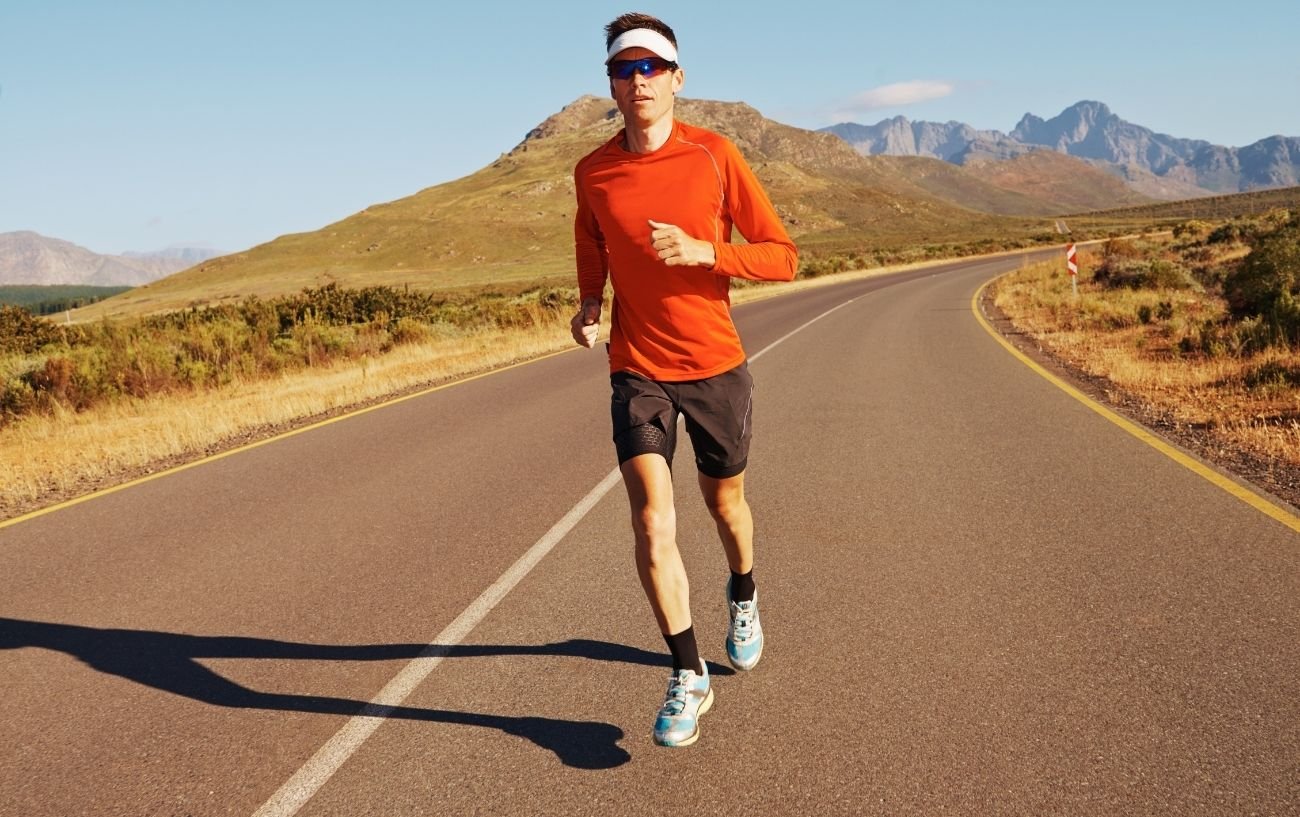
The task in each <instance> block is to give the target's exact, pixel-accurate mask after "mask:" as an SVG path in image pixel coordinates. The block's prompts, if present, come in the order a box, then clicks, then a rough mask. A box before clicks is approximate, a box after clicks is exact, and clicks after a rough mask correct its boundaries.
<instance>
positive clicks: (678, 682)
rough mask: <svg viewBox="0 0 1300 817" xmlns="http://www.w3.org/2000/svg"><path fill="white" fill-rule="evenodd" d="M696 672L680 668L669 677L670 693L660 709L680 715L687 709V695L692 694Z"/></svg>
mask: <svg viewBox="0 0 1300 817" xmlns="http://www.w3.org/2000/svg"><path fill="white" fill-rule="evenodd" d="M694 677H695V673H693V672H691V671H690V670H685V669H684V670H678V671H677V672H676V673H674V674H673V677H671V678H669V679H668V694H667V695H666V696H665V697H664V705H663V706H662V707H660V708H659V711H660V712H661V713H662V714H665V715H680V714H681V713H682V711H683V710H685V709H686V696H687V695H689V694H690V691H691V688H690V682H691V679H692V678H694Z"/></svg>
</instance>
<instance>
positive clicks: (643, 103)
mask: <svg viewBox="0 0 1300 817" xmlns="http://www.w3.org/2000/svg"><path fill="white" fill-rule="evenodd" d="M655 56H658V55H657V54H655V53H654V52H653V51H651V50H650V49H648V48H625V49H623V50H622V51H620V52H618V53H617V54H615V55H614V59H617V60H639V59H644V58H645V57H655ZM684 80H685V74H683V73H682V69H680V68H678V69H677V70H676V71H663V72H661V73H659V74H656V75H655V76H653V77H645V76H642V75H641V74H639V73H637V74H633V75H632V76H631V78H630V79H613V78H610V80H609V92H610V95H611V96H613V97H614V102H615V103H617V104H618V111H619V113H621V114H623V121H624V122H626V123H627V124H629V125H639V126H641V127H646V126H649V125H653V124H654V123H656V122H658V121H659V120H660V119H662V118H663V117H664V116H671V115H672V112H673V95H674V94H676V93H677V92H678V91H680V90H681V89H682V82H683V81H684Z"/></svg>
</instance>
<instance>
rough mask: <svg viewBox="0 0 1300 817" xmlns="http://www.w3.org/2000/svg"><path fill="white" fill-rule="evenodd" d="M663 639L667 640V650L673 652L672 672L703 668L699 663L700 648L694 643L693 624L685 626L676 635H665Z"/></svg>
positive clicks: (700, 670) (700, 669)
mask: <svg viewBox="0 0 1300 817" xmlns="http://www.w3.org/2000/svg"><path fill="white" fill-rule="evenodd" d="M664 641H666V642H668V651H669V652H671V653H672V654H673V672H677V671H678V670H683V669H688V670H690V671H691V672H702V671H703V670H704V666H703V665H702V664H701V663H700V649H699V647H697V646H696V645H695V627H694V626H690V627H687V628H686V629H685V630H682V631H681V632H680V633H678V634H677V635H665V636H664Z"/></svg>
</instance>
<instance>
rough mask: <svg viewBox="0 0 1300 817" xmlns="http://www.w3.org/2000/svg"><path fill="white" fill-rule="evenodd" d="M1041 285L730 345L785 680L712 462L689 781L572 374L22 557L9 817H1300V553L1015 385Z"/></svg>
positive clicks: (9, 704)
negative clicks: (701, 700)
mask: <svg viewBox="0 0 1300 817" xmlns="http://www.w3.org/2000/svg"><path fill="white" fill-rule="evenodd" d="M1017 263H1019V262H1018V261H1016V260H1014V259H1002V260H992V261H989V260H986V261H974V262H964V263H960V264H953V265H949V266H947V267H943V268H938V269H932V270H927V271H922V272H916V273H910V274H905V275H900V276H895V277H891V278H878V279H870V280H864V281H859V282H852V283H846V284H842V285H837V286H834V287H827V288H822V289H816V290H810V291H806V292H804V293H800V294H795V295H790V296H785V297H781V298H777V299H771V300H767V301H762V302H757V303H753V304H749V305H745V306H742V307H739V308H738V309H737V310H736V318H737V324H738V325H739V327H740V329H741V332H742V335H743V337H744V340H745V343H746V347H747V348H748V349H749V351H750V353H751V355H754V356H755V359H754V360H753V362H752V371H753V373H754V377H755V380H756V382H757V388H756V391H755V401H756V412H755V427H756V432H755V440H754V448H753V452H752V458H751V468H750V473H749V479H748V486H749V497H750V500H751V504H752V506H753V508H754V514H755V519H756V525H757V531H758V535H757V559H756V564H757V567H756V571H755V577H756V579H757V580H758V584H759V587H760V589H761V590H760V592H761V598H762V604H763V608H762V613H763V621H764V625H765V628H766V630H767V632H768V645H767V649H766V651H765V653H764V657H763V661H762V663H761V664H760V665H759V667H758V668H757V669H755V670H754V671H753V672H751V673H747V674H736V673H732V672H731V671H730V670H729V669H726V668H725V653H724V651H723V648H722V640H723V637H724V634H725V629H726V613H725V608H724V604H723V600H722V596H723V587H724V583H725V580H726V564H725V560H724V559H723V557H722V552H721V549H720V546H719V545H718V544H717V542H716V536H715V534H714V533H713V527H712V523H711V522H710V521H709V520H708V518H707V515H706V513H705V511H704V509H703V507H702V504H701V502H700V500H699V498H698V495H697V493H696V488H695V486H694V475H693V473H692V470H693V469H692V468H691V459H690V456H689V451H688V450H687V449H688V447H689V441H688V440H686V439H685V437H684V435H683V437H682V440H681V446H682V450H681V451H680V452H679V457H678V465H677V468H676V479H677V489H678V518H679V530H680V539H681V546H682V549H683V552H684V557H685V559H686V562H687V567H688V570H689V571H690V575H691V577H692V580H693V583H692V588H691V592H692V601H693V608H694V613H695V628H696V631H697V632H698V633H699V635H700V638H701V646H702V651H703V653H704V655H705V657H706V658H707V659H708V660H710V661H711V662H713V663H712V665H713V667H714V669H715V677H714V685H715V686H714V689H715V693H716V702H715V705H714V708H713V710H712V711H711V712H710V713H709V714H708V715H706V716H705V718H704V719H703V721H702V732H703V734H702V737H701V739H700V741H699V743H698V744H696V745H695V746H694V747H691V748H690V749H686V750H680V751H673V750H666V749H661V748H658V747H655V746H653V745H652V743H651V741H650V726H651V721H652V719H653V714H654V711H655V709H656V708H657V706H658V704H659V702H660V700H661V696H662V693H663V689H664V686H665V683H666V680H667V674H668V670H667V667H668V661H667V656H666V651H665V649H664V645H663V642H662V640H661V639H660V637H659V635H658V633H657V631H656V629H655V627H654V623H653V619H652V618H651V616H650V612H649V608H648V606H647V605H646V602H645V600H644V598H643V596H642V594H641V590H640V588H639V585H638V584H637V581H636V576H635V570H634V567H633V563H632V554H631V533H630V526H629V523H628V519H627V516H628V514H627V506H626V499H625V498H624V495H623V491H622V487H621V485H619V484H612V490H610V491H609V492H608V493H607V494H601V492H600V491H596V492H595V493H593V488H595V487H596V486H598V485H601V484H602V481H606V480H608V477H609V475H610V473H611V469H613V467H614V465H615V463H614V453H613V448H612V445H611V444H610V443H609V439H608V437H609V433H608V422H609V421H608V404H607V400H608V381H607V377H606V371H605V368H604V366H605V364H604V359H603V355H601V354H600V353H599V352H595V351H585V350H574V351H573V352H569V353H565V354H561V355H558V356H554V357H551V358H547V359H544V360H541V361H537V362H534V363H531V364H527V365H524V366H520V367H517V368H514V369H511V370H508V371H505V372H501V373H498V374H494V375H491V376H488V377H484V378H480V379H477V380H473V381H470V382H466V383H462V384H459V385H455V386H452V387H450V388H445V389H441V390H438V391H436V392H432V393H429V394H426V395H423V396H420V397H417V398H414V399H409V400H405V401H403V402H400V403H397V404H394V405H391V406H387V407H384V408H382V409H379V410H376V411H370V412H367V413H365V414H362V415H359V416H355V417H351V418H348V419H345V420H342V421H339V422H334V423H331V424H328V425H325V426H323V427H320V428H317V429H314V430H311V431H308V432H306V433H302V434H297V435H295V436H292V437H289V438H286V439H283V440H280V441H277V442H275V443H272V444H270V445H264V446H260V447H257V448H254V449H251V450H247V451H243V452H240V453H238V454H236V455H234V456H229V457H226V458H223V459H220V460H217V461H213V462H209V463H205V464H203V465H200V466H198V467H195V468H191V469H188V470H185V471H182V472H179V473H175V474H172V475H168V476H166V477H164V478H161V479H156V480H152V481H150V482H146V483H143V484H140V485H136V486H133V487H131V488H128V489H126V490H123V491H119V492H117V493H113V494H110V495H105V496H102V497H99V498H96V499H94V500H92V501H89V502H85V503H82V504H78V505H75V506H73V507H69V508H65V509H62V510H58V511H55V512H53V513H49V514H46V515H43V516H40V517H37V518H34V519H30V520H27V521H24V522H21V523H19V524H16V525H13V526H10V527H7V528H3V529H0V689H2V690H3V694H2V695H0V724H3V739H2V743H0V747H2V748H0V813H3V814H4V815H15V817H16V816H17V815H23V817H35V816H36V815H83V814H84V815H217V814H221V815H224V814H238V815H251V814H255V813H261V814H264V815H271V814H277V815H287V814H295V813H296V814H301V815H362V814H373V815H415V814H429V815H434V814H485V815H487V814H516V815H517V814H593V815H594V814H602V815H603V814H619V815H622V814H663V813H669V812H681V813H689V814H701V815H703V814H736V813H749V814H797V813H815V814H891V815H897V814H927V815H931V814H938V813H955V814H1026V815H1029V814H1097V815H1112V814H1185V815H1202V814H1223V815H1241V814H1296V813H1300V680H1298V679H1300V647H1298V645H1300V607H1298V606H1297V599H1300V536H1297V534H1296V533H1295V532H1294V531H1293V530H1291V529H1289V528H1288V527H1287V526H1286V525H1284V524H1282V523H1279V522H1278V521H1277V520H1275V519H1271V518H1269V517H1268V516H1266V515H1265V514H1263V513H1261V512H1260V511H1259V510H1257V509H1255V508H1252V507H1250V506H1249V505H1247V504H1246V503H1244V502H1242V501H1241V500H1240V499H1238V498H1236V497H1234V496H1232V495H1230V494H1229V493H1228V492H1226V491H1224V490H1223V489H1222V488H1221V487H1220V486H1218V485H1216V484H1214V483H1212V482H1211V481H1208V480H1206V479H1205V478H1203V477H1201V476H1198V475H1197V474H1195V473H1193V472H1191V471H1189V470H1188V469H1187V468H1185V467H1183V466H1181V465H1179V464H1178V463H1176V462H1174V461H1173V460H1171V459H1170V458H1169V457H1167V456H1165V455H1164V454H1161V453H1160V452H1159V451H1157V450H1155V449H1154V448H1152V447H1150V446H1149V445H1147V444H1146V443H1144V442H1142V441H1141V440H1139V439H1137V438H1135V437H1134V436H1132V435H1130V434H1128V433H1126V432H1124V431H1123V430H1121V429H1120V428H1118V427H1117V426H1116V425H1115V424H1113V423H1111V422H1108V421H1107V420H1105V419H1104V418H1102V417H1100V416H1099V415H1098V414H1096V413H1095V412H1093V411H1091V410H1090V409H1088V408H1087V407H1086V406H1084V405H1083V404H1081V403H1080V402H1079V401H1078V400H1076V399H1075V398H1073V397H1071V396H1069V395H1067V394H1066V393H1064V392H1062V391H1061V390H1060V389H1058V388H1056V387H1055V386H1053V385H1052V384H1051V383H1049V382H1048V381H1046V380H1044V379H1043V378H1042V377H1040V376H1039V375H1038V374H1035V373H1034V372H1033V371H1031V370H1030V369H1029V368H1028V367H1026V366H1025V365H1024V364H1023V363H1022V362H1021V361H1019V360H1017V359H1016V358H1015V357H1013V356H1012V355H1010V354H1008V352H1007V351H1006V350H1005V349H1004V348H1002V347H1001V346H1000V345H999V344H998V343H997V342H996V341H995V340H994V339H993V338H992V337H991V336H990V335H989V334H988V333H987V332H986V331H985V330H984V329H983V328H982V327H981V326H980V324H979V322H978V321H977V320H976V318H975V316H974V314H973V313H972V308H971V299H972V295H973V293H974V292H975V291H976V289H977V288H978V287H979V286H980V284H982V283H983V282H985V281H987V280H988V279H990V278H991V277H993V276H994V275H995V274H996V273H998V272H999V271H1001V270H1004V269H1007V268H1009V267H1011V266H1014V265H1015V264H1017ZM835 307H839V308H835ZM832 309H833V310H834V311H829V312H828V310H832ZM818 316H821V317H820V318H818ZM814 318H818V319H817V320H815V321H813V319H814ZM809 321H813V322H812V323H809ZM791 333H793V334H791ZM778 341H779V343H777V342H778ZM774 343H776V345H775V346H773V344H774ZM604 485H605V487H609V486H610V485H611V483H610V482H608V481H606V482H605V483H604ZM584 498H586V502H585V504H581V506H580V503H583V500H584ZM575 506H580V507H579V510H578V511H577V512H575V511H574V510H573V509H574V508H575ZM582 511H585V514H582V513H581V512H582ZM566 515H567V517H566ZM562 520H564V524H562V525H560V526H559V527H558V528H557V527H555V526H556V525H557V523H560V522H561V521H562ZM539 543H540V545H539ZM548 548H549V550H548ZM525 554H532V559H533V561H532V562H529V563H526V564H524V565H522V566H516V567H515V568H514V570H513V571H512V565H516V562H517V561H518V560H519V559H520V558H521V556H524V555H525ZM539 557H540V558H539ZM503 575H505V576H506V577H507V579H508V580H507V581H505V582H504V583H497V584H496V585H495V590H494V589H492V588H493V587H494V582H498V579H499V578H500V577H502V576H503ZM485 594H486V595H485ZM435 639H439V640H440V645H438V646H433V647H431V646H430V644H431V643H432V642H434V640H435ZM376 700H378V701H380V703H381V704H382V706H378V707H375V706H371V707H370V708H368V709H366V710H365V712H364V716H363V717H355V716H357V714H358V712H361V711H362V708H363V707H364V706H366V705H367V703H368V702H373V701H376ZM259 810H260V812H259Z"/></svg>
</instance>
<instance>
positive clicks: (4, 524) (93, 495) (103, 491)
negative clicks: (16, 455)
mask: <svg viewBox="0 0 1300 817" xmlns="http://www.w3.org/2000/svg"><path fill="white" fill-rule="evenodd" d="M578 348H580V347H577V346H575V347H573V348H571V349H560V350H558V351H555V352H548V353H546V354H544V355H541V356H539V357H533V358H529V359H528V360H521V361H519V362H518V363H511V364H510V365H508V366H502V367H501V368H499V369H489V370H488V371H486V372H479V373H478V374H475V375H469V376H468V377H462V378H458V379H455V380H451V381H448V382H446V383H440V384H438V385H437V386H431V387H430V388H427V389H422V390H420V391H417V392H413V393H411V394H404V395H402V396H401V397H395V398H392V399H391V400H385V401H383V402H381V403H376V404H375V405H373V406H366V407H365V408H359V409H354V410H352V411H347V412H344V413H343V414H340V415H338V416H337V417H330V418H329V419H327V420H320V421H318V422H315V423H312V424H310V425H305V426H303V427H302V428H295V429H293V430H291V431H285V432H283V433H280V434H276V435H274V436H272V437H267V438H266V439H264V440H257V441H256V442H251V443H246V444H244V445H241V446H239V447H237V448H232V449H230V450H228V451H222V452H220V453H218V454H212V455H211V456H207V457H203V458H202V459H198V460H194V461H193V462H187V463H184V464H182V465H177V466H173V467H171V468H167V469H164V470H162V471H159V472H157V473H156V474H149V475H148V476H144V477H137V478H136V479H133V480H130V481H128V482H123V483H120V484H118V485H111V486H109V487H107V488H100V489H99V490H98V491H92V492H90V493H88V494H84V495H82V496H79V497H74V498H73V499H68V500H64V501H63V502H60V503H58V504H55V505H51V506H49V507H48V508H40V509H39V510H35V511H31V512H30V513H25V514H23V515H22V516H15V517H14V518H12V519H6V520H4V521H0V530H4V529H5V528H8V527H12V526H14V525H17V524H18V523H20V522H27V521H30V520H32V519H36V518H37V517H40V516H45V515H46V514H51V513H54V512H55V511H61V510H64V509H66V508H71V507H72V506H74V505H80V504H81V503H83V502H89V501H90V500H92V499H98V498H100V497H103V496H108V495H109V494H115V493H117V492H118V491H125V490H126V489H127V488H134V487H135V486H137V485H143V484H144V483H146V482H153V481H154V480H156V479H162V478H163V477H169V476H172V475H173V474H179V473H180V472H182V471H188V470H189V469H191V468H197V467H198V466H200V465H207V464H208V463H210V462H216V461H217V460H223V459H225V458H226V457H233V456H234V455H235V454H242V453H244V452H245V451H251V450H252V449H254V448H260V447H262V446H264V445H268V444H270V443H274V442H279V441H280V440H286V439H288V438H290V437H294V436H297V435H298V434H304V433H306V432H308V431H315V430H316V429H318V428H323V427H324V426H327V425H331V424H333V423H337V422H340V421H342V420H350V419H352V418H353V417H359V416H361V415H362V414H369V413H370V412H372V411H377V410H379V409H382V408H387V407H389V406H395V405H397V404H398V403H404V402H406V401H407V400H414V399H415V398H417V397H425V396H427V395H430V394H433V393H434V392H438V391H442V390H443V389H449V388H451V387H452V386H459V385H461V384H464V383H469V382H471V381H473V380H480V379H482V378H484V377H489V376H491V375H494V374H499V373H501V372H507V371H510V370H511V369H517V368H519V367H521V366H527V365H529V364H530V363H537V362H539V361H542V360H546V359H548V358H552V357H556V356H557V355H562V354H565V353H567V352H572V351H574V350H575V349H578Z"/></svg>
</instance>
